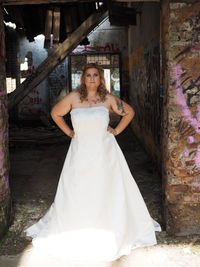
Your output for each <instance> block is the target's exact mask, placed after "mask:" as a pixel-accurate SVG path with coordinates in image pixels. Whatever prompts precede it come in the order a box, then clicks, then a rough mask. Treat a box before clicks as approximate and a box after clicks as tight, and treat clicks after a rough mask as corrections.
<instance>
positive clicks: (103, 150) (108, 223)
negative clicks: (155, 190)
mask: <svg viewBox="0 0 200 267" xmlns="http://www.w3.org/2000/svg"><path fill="white" fill-rule="evenodd" d="M71 119H72V124H73V128H74V131H75V136H74V138H73V139H72V140H71V144H70V147H69V150H68V153H67V156H66V159H65V163H64V166H63V169H62V172H61V176H60V180H59V183H58V188H57V192H56V196H55V199H54V202H53V203H52V205H51V206H50V208H49V210H48V211H47V213H46V214H45V215H44V216H43V217H42V218H41V219H40V220H39V221H38V222H37V223H35V224H34V225H32V226H30V227H29V228H28V229H26V230H25V232H26V235H27V236H31V237H32V238H33V240H32V243H33V246H34V247H35V248H38V249H39V250H40V251H45V252H46V253H47V254H49V255H51V256H55V257H61V258H64V259H67V260H75V261H77V260H78V261H79V260H80V261H113V260H115V259H118V258H119V257H120V256H122V255H128V254H130V252H131V250H132V249H133V248H136V247H139V246H147V245H154V244H156V236H155V231H161V229H160V225H159V224H158V223H157V222H156V221H154V220H153V219H152V218H151V217H150V215H149V212H148V210H147V207H146V205H145V203H144V200H143V198H142V196H141V194H140V191H139V189H138V187H137V185H136V183H135V181H134V178H133V177H132V175H131V173H130V170H129V168H128V165H127V163H126V160H125V158H124V156H123V154H122V152H121V149H120V148H119V146H118V144H117V142H116V139H115V137H114V135H113V134H111V133H109V132H108V131H107V127H108V124H109V111H108V109H107V108H106V107H104V106H95V107H90V108H85V107H81V108H74V109H72V110H71Z"/></svg>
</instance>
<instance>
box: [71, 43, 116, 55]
mask: <svg viewBox="0 0 200 267" xmlns="http://www.w3.org/2000/svg"><path fill="white" fill-rule="evenodd" d="M85 52H110V53H111V52H119V48H116V47H115V45H114V44H113V43H110V44H106V45H96V46H92V45H84V46H78V47H77V48H76V49H75V50H74V51H73V52H72V54H78V53H85Z"/></svg>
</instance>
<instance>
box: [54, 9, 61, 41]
mask: <svg viewBox="0 0 200 267" xmlns="http://www.w3.org/2000/svg"><path fill="white" fill-rule="evenodd" d="M59 40H60V8H59V7H56V8H55V9H54V12H53V41H54V42H56V43H57V44H58V43H59Z"/></svg>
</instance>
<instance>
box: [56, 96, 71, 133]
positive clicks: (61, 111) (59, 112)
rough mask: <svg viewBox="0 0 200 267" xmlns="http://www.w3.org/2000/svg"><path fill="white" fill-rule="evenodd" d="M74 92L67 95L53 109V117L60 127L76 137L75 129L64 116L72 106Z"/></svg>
mask: <svg viewBox="0 0 200 267" xmlns="http://www.w3.org/2000/svg"><path fill="white" fill-rule="evenodd" d="M72 98H73V93H70V94H68V95H67V96H65V97H64V98H63V99H62V100H61V101H59V102H58V103H57V104H56V105H55V106H54V107H53V108H52V110H51V117H52V119H53V120H54V122H55V123H56V124H57V125H58V127H59V128H60V129H61V130H62V131H63V132H64V133H65V134H66V135H68V136H70V137H72V138H73V137H74V131H73V130H72V129H71V128H70V127H69V126H68V125H67V123H66V122H65V120H64V118H63V116H64V115H66V114H67V113H68V112H69V111H70V110H71V107H72Z"/></svg>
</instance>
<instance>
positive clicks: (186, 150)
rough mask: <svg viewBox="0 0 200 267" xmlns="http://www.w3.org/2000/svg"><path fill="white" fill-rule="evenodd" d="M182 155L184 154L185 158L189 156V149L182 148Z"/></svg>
mask: <svg viewBox="0 0 200 267" xmlns="http://www.w3.org/2000/svg"><path fill="white" fill-rule="evenodd" d="M183 156H184V157H185V158H188V157H189V151H188V149H185V150H184V152H183Z"/></svg>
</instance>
